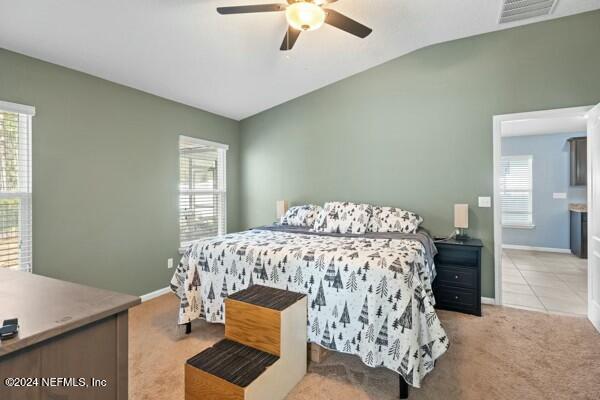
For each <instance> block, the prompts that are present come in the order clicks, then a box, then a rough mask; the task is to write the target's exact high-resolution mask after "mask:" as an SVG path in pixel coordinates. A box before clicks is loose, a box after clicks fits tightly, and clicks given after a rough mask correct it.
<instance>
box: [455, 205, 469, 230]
mask: <svg viewBox="0 0 600 400" xmlns="http://www.w3.org/2000/svg"><path fill="white" fill-rule="evenodd" d="M454 227H455V228H463V229H466V228H468V227H469V205H468V204H455V205H454Z"/></svg>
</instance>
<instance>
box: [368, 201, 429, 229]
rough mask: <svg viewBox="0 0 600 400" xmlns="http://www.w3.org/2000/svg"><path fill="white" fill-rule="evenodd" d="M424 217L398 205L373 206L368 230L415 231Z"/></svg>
mask: <svg viewBox="0 0 600 400" xmlns="http://www.w3.org/2000/svg"><path fill="white" fill-rule="evenodd" d="M421 222H423V218H421V217H420V216H419V215H417V214H415V213H414V212H411V211H406V210H402V209H400V208H396V207H377V206H374V207H373V216H372V217H371V219H370V220H369V227H368V230H367V231H368V232H403V233H415V232H416V231H417V229H419V225H420V224H421Z"/></svg>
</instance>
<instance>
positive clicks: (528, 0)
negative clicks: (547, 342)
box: [500, 0, 558, 24]
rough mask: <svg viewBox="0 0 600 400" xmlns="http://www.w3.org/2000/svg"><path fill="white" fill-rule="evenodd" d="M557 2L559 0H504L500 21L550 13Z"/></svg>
mask: <svg viewBox="0 0 600 400" xmlns="http://www.w3.org/2000/svg"><path fill="white" fill-rule="evenodd" d="M557 2H558V0H504V4H503V5H502V13H501V14H500V23H501V24H505V23H508V22H514V21H521V20H523V19H529V18H534V17H541V16H543V15H549V14H550V13H552V11H553V10H554V6H555V5H556V3H557Z"/></svg>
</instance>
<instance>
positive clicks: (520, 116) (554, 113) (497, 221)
mask: <svg viewBox="0 0 600 400" xmlns="http://www.w3.org/2000/svg"><path fill="white" fill-rule="evenodd" d="M592 108H593V106H583V107H570V108H559V109H554V110H543V111H531V112H524V113H514V114H503V115H494V118H493V140H492V145H493V155H494V157H493V160H494V161H493V162H494V164H493V168H494V203H493V206H494V271H495V273H494V293H495V296H494V299H495V303H496V304H497V305H501V304H502V212H501V210H500V175H501V169H500V159H501V157H502V123H503V122H507V121H518V120H527V119H540V118H561V117H575V116H584V115H585V114H587V112H588V111H589V110H591V109H592Z"/></svg>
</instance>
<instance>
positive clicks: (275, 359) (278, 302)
mask: <svg viewBox="0 0 600 400" xmlns="http://www.w3.org/2000/svg"><path fill="white" fill-rule="evenodd" d="M306 313H307V300H306V296H305V295H303V294H299V293H294V292H289V291H285V290H280V289H274V288H269V287H266V286H260V285H254V286H251V287H250V288H248V289H245V290H242V291H240V292H237V293H235V294H233V295H231V296H230V297H229V298H227V299H226V300H225V339H223V340H222V341H220V342H218V343H216V344H215V345H214V346H212V347H210V348H208V349H206V350H204V351H203V352H201V353H200V354H197V355H196V356H194V357H192V358H190V359H189V360H188V361H187V363H186V365H185V399H186V400H217V399H219V400H264V399H273V400H278V399H283V398H284V397H285V396H286V395H287V394H288V392H289V391H290V390H291V389H292V388H293V387H294V386H295V385H296V384H297V383H298V382H299V381H300V380H301V379H302V377H303V376H304V375H305V374H306V365H307V360H306V342H307V336H306V318H307V315H306Z"/></svg>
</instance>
